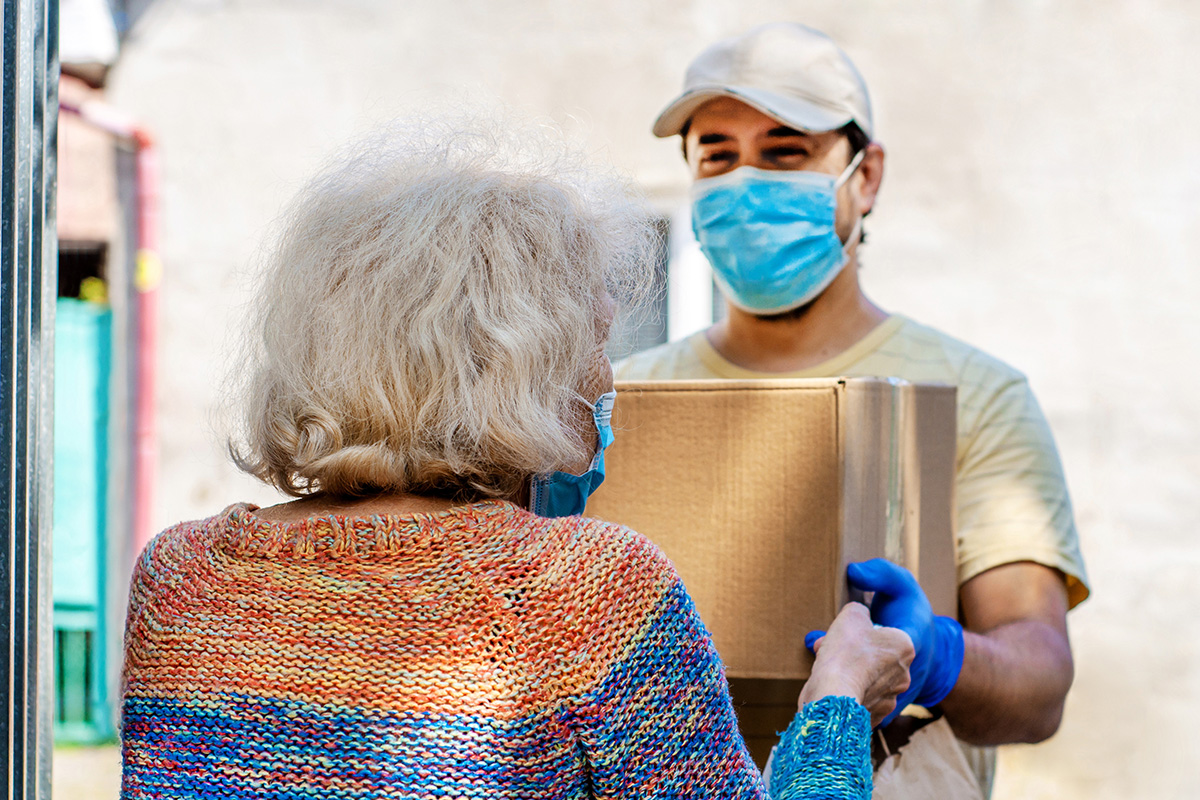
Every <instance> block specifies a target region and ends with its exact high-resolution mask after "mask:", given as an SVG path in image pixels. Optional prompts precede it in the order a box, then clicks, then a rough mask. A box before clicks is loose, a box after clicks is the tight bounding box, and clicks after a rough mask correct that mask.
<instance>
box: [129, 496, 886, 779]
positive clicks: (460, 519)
mask: <svg viewBox="0 0 1200 800" xmlns="http://www.w3.org/2000/svg"><path fill="white" fill-rule="evenodd" d="M253 511H254V507H253V506H247V505H235V506H231V507H230V508H228V509H226V510H225V511H224V512H223V513H222V514H220V515H218V516H216V517H212V518H210V519H207V520H202V521H199V522H188V523H183V524H180V525H177V526H175V527H173V528H170V529H169V530H167V531H165V532H164V533H162V534H160V535H159V536H158V537H156V538H155V539H154V541H153V542H151V544H150V545H149V546H148V547H147V548H146V551H145V552H144V553H143V554H142V557H141V559H140V560H139V563H138V565H137V568H136V570H135V573H134V578H133V586H132V590H131V595H130V607H129V617H128V623H127V627H126V633H125V672H124V705H123V722H122V755H123V760H124V780H123V790H122V796H123V797H126V798H201V797H220V798H277V799H278V800H285V799H287V800H292V799H293V798H295V799H298V798H324V799H327V800H338V799H340V798H413V799H414V800H415V799H416V798H435V797H436V798H593V797H596V798H652V797H672V798H676V797H696V798H701V797H703V798H727V797H729V798H732V797H737V798H765V797H767V796H768V795H767V790H766V788H765V787H764V786H763V785H762V779H761V777H760V776H759V774H758V772H757V771H756V770H755V768H754V765H753V763H752V762H751V760H750V758H749V756H748V754H747V752H746V748H745V745H744V743H743V742H742V740H741V738H740V736H739V734H738V728H737V721H736V719H735V716H734V711H733V708H732V706H731V704H730V700H729V693H728V689H727V686H726V682H725V678H724V672H723V669H722V666H721V662H720V660H719V659H718V657H717V654H716V651H715V650H714V649H713V645H712V640H711V638H710V637H709V635H708V633H707V631H706V630H705V628H704V626H703V624H702V623H701V622H700V619H699V617H698V616H697V614H696V611H695V608H694V607H693V605H692V602H691V600H690V599H689V597H688V595H687V593H686V592H685V591H684V588H683V585H682V583H681V582H680V580H679V577H678V575H677V574H676V573H675V571H674V569H673V568H672V566H671V564H670V562H669V561H667V559H666V557H665V556H663V554H662V553H661V552H660V551H659V550H658V549H657V548H656V547H655V546H654V545H652V544H650V543H649V542H648V541H647V540H646V539H645V538H644V537H642V536H640V535H638V534H637V533H635V532H633V531H631V530H629V529H627V528H623V527H620V526H617V525H612V524H608V523H604V522H600V521H597V520H590V519H584V518H580V517H568V518H563V519H544V518H541V517H538V516H535V515H533V514H530V513H528V512H526V511H524V510H522V509H519V508H517V507H516V506H513V505H511V504H509V503H504V502H498V501H489V502H483V503H477V504H474V505H469V506H461V507H456V508H453V509H450V510H448V511H444V512H440V513H436V514H417V515H412V516H407V517H386V516H375V517H365V518H354V517H341V516H328V517H320V518H315V519H311V520H306V521H304V522H298V523H291V524H283V523H274V522H269V521H266V520H263V519H260V518H258V517H256V516H254V514H253V513H252V512H253ZM869 728H870V723H869V719H868V718H867V715H866V712H865V710H864V709H862V708H861V706H858V705H857V704H856V703H853V702H852V701H850V700H848V699H846V698H829V699H828V700H825V701H821V702H819V703H813V704H810V705H809V706H807V707H806V712H805V714H802V715H800V716H798V717H797V720H796V722H795V723H794V724H793V725H792V728H790V729H789V732H788V734H787V735H786V736H785V737H784V743H783V747H782V748H781V751H780V754H779V756H780V757H778V758H777V759H776V764H775V772H774V777H773V778H772V783H773V785H774V788H775V796H776V797H786V798H808V797H822V798H842V797H845V798H865V797H869V795H870V771H869V765H868V758H869V756H868V749H867V745H868V740H869V734H870V730H869Z"/></svg>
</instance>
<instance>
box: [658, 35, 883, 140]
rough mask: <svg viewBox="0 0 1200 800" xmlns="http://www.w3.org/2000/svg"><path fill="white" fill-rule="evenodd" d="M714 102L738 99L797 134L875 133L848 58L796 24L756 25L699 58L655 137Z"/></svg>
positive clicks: (863, 88) (667, 133) (681, 125)
mask: <svg viewBox="0 0 1200 800" xmlns="http://www.w3.org/2000/svg"><path fill="white" fill-rule="evenodd" d="M714 97H732V98H734V99H735V100H741V101H742V102H743V103H746V104H747V105H750V106H752V107H754V108H756V109H758V110H759V111H761V112H762V113H764V114H766V115H768V116H771V117H774V118H775V119H777V120H779V121H780V122H783V123H784V124H786V125H789V126H790V127H793V128H796V129H798V130H803V131H813V132H820V131H832V130H836V129H838V128H841V127H842V126H843V125H846V124H847V123H849V122H855V123H857V124H858V127H860V128H862V130H863V132H864V133H865V134H867V136H868V137H871V138H874V135H875V126H874V121H873V120H872V119H871V99H870V97H869V96H868V95H867V85H866V83H864V82H863V79H862V76H861V75H859V74H858V70H857V69H855V67H854V63H853V62H851V61H850V57H849V56H847V55H846V54H845V53H844V52H842V49H841V48H840V47H838V46H837V45H836V44H834V43H833V40H832V39H830V38H829V37H828V36H826V35H825V34H823V33H821V32H820V31H818V30H814V29H813V28H810V27H808V26H807V25H800V24H799V23H795V22H774V23H770V24H767V25H760V26H758V27H757V28H753V29H751V30H749V31H747V32H746V33H744V34H742V35H741V36H735V37H733V38H731V39H722V40H721V41H719V42H717V43H716V44H714V45H712V46H711V47H709V48H708V49H706V50H705V51H704V52H702V53H701V54H700V55H698V56H696V58H695V60H693V61H692V63H691V64H690V65H688V70H687V75H686V76H685V77H684V80H683V94H681V95H679V97H677V98H675V99H674V100H673V101H672V102H671V104H670V105H668V106H667V107H666V108H665V109H664V110H663V112H662V113H661V114H659V115H658V119H657V120H655V121H654V135H655V136H659V137H666V136H674V135H675V134H677V133H682V132H683V129H684V126H686V125H687V122H688V120H690V119H691V118H692V115H693V114H694V113H696V109H698V108H699V107H700V106H702V105H703V104H704V103H706V102H708V101H709V100H712V99H713V98H714Z"/></svg>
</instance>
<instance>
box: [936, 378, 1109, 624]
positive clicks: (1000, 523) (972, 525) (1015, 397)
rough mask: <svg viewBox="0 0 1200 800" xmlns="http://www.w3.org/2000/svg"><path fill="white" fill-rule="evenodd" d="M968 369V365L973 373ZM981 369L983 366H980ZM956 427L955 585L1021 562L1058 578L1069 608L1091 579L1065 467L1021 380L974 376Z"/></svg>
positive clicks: (966, 383)
mask: <svg viewBox="0 0 1200 800" xmlns="http://www.w3.org/2000/svg"><path fill="white" fill-rule="evenodd" d="M970 367H971V365H968V369H970ZM976 368H977V369H979V368H980V367H979V365H976ZM959 392H960V393H962V394H964V395H965V396H962V397H960V399H959V402H960V405H961V406H962V407H963V413H961V414H960V419H959V424H960V425H965V426H966V427H967V430H966V431H965V434H966V435H965V436H962V435H961V434H960V451H959V464H958V482H957V486H956V490H957V493H958V500H957V513H958V581H959V584H962V583H964V582H966V581H967V580H969V579H971V578H973V577H974V576H976V575H978V574H980V573H982V572H984V571H986V570H989V569H992V568H993V567H998V566H1001V565H1003V564H1010V563H1014V562H1017V561H1033V562H1036V563H1039V564H1044V565H1045V566H1048V567H1052V568H1054V569H1057V570H1059V571H1061V572H1062V573H1063V574H1064V575H1065V576H1066V579H1067V592H1068V597H1069V600H1070V605H1071V606H1072V607H1074V606H1076V605H1078V604H1079V603H1081V602H1083V600H1084V599H1085V598H1086V597H1087V596H1088V592H1089V590H1088V586H1087V573H1086V571H1085V568H1084V564H1083V556H1082V554H1081V553H1080V549H1079V536H1078V533H1077V532H1076V530H1075V516H1074V513H1073V511H1072V509H1071V498H1070V496H1069V494H1068V492H1067V482H1066V478H1065V477H1064V475H1063V468H1062V462H1061V460H1060V459H1059V455H1058V449H1057V448H1056V447H1055V445H1054V437H1053V435H1052V434H1051V432H1050V426H1049V424H1048V423H1047V422H1046V417H1045V415H1044V414H1043V413H1042V410H1041V407H1040V406H1039V405H1038V402H1037V400H1036V398H1035V397H1034V396H1033V392H1032V391H1031V390H1030V388H1029V383H1028V382H1027V381H1026V380H1025V378H1024V376H1022V375H1020V373H1016V372H1013V373H1012V374H1005V375H1001V376H996V375H994V374H993V375H991V376H989V378H987V379H980V378H976V379H975V380H972V379H971V378H970V377H969V376H968V377H967V379H966V380H964V381H963V383H962V384H960V386H959Z"/></svg>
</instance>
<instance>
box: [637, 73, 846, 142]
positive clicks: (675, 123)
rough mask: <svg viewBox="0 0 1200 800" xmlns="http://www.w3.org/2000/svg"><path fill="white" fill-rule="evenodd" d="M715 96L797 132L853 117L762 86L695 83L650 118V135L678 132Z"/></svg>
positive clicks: (821, 128)
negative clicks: (698, 84)
mask: <svg viewBox="0 0 1200 800" xmlns="http://www.w3.org/2000/svg"><path fill="white" fill-rule="evenodd" d="M718 97H732V98H733V99H734V100H740V101H741V102H743V103H745V104H746V105H748V106H750V107H752V108H754V109H756V110H757V111H761V112H762V113H763V114H766V115H767V116H768V117H773V118H774V119H777V120H779V121H780V122H782V123H784V124H785V125H787V126H789V127H792V128H795V129H797V130H801V131H811V132H812V133H822V132H824V131H832V130H837V129H838V128H841V127H842V126H843V125H846V124H847V123H849V122H852V121H853V120H854V118H853V117H852V116H851V115H849V114H846V113H845V112H840V111H833V110H830V109H828V108H824V107H822V106H819V105H817V104H816V103H812V102H809V101H807V100H801V99H799V98H796V97H788V96H787V95H782V94H779V93H777V92H772V91H769V90H766V89H759V88H752V87H748V86H698V87H696V88H694V89H688V90H687V91H686V92H684V93H683V94H681V95H679V97H677V98H675V100H674V101H672V102H671V104H670V105H668V106H667V107H666V108H665V109H663V112H662V113H661V114H659V115H658V119H656V120H655V121H654V127H653V129H652V130H653V131H654V135H655V136H657V137H659V138H666V137H668V136H674V135H675V134H677V133H682V132H683V128H684V126H685V125H687V123H688V120H690V119H691V118H692V115H693V114H695V113H696V110H697V109H698V108H700V106H702V105H704V104H705V103H707V102H708V101H709V100H713V99H715V98H718Z"/></svg>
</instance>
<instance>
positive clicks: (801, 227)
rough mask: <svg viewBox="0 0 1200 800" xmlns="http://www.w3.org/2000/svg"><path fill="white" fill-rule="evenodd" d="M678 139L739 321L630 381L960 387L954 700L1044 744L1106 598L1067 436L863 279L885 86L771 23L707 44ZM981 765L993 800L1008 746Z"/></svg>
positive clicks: (706, 237)
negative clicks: (1079, 646) (1076, 630)
mask: <svg viewBox="0 0 1200 800" xmlns="http://www.w3.org/2000/svg"><path fill="white" fill-rule="evenodd" d="M654 133H655V135H657V136H659V137H668V136H674V135H680V136H681V137H682V138H683V153H684V157H685V158H686V160H687V163H688V167H689V169H690V170H691V174H692V177H693V179H694V180H695V184H694V187H693V227H694V229H695V232H696V235H697V239H698V240H699V242H700V246H701V249H702V250H703V251H704V252H705V255H706V256H708V258H709V261H710V262H711V263H712V265H713V270H714V276H715V279H716V282H717V285H718V286H719V287H720V289H721V290H722V293H723V294H724V295H725V299H726V301H727V308H728V314H727V316H726V317H725V318H724V319H722V320H721V321H720V322H718V323H716V324H715V325H713V326H712V327H711V328H709V329H708V330H706V331H703V332H701V333H698V334H696V335H694V336H692V337H690V338H688V339H685V340H683V341H680V342H674V343H670V344H666V345H663V346H661V347H658V348H655V349H652V350H649V351H647V352H645V353H641V354H638V355H635V356H633V357H632V358H630V359H628V360H627V361H625V362H624V363H623V364H621V365H619V366H618V370H617V377H618V379H620V380H637V379H643V380H645V379H696V378H728V379H747V378H780V377H797V378H809V377H834V376H852V377H853V376H895V377H900V378H905V379H907V380H910V381H921V382H940V383H948V384H953V385H955V386H957V387H958V463H957V470H958V471H957V486H956V490H957V503H958V507H957V520H958V579H959V585H960V595H959V597H960V608H961V621H962V624H963V626H964V627H965V630H966V632H965V633H964V635H963V642H964V647H963V657H962V665H961V672H960V673H959V676H958V679H957V682H956V683H955V684H954V685H953V689H952V690H951V691H950V693H949V695H948V696H946V697H945V699H944V700H943V701H942V702H941V708H942V710H943V711H944V713H945V716H946V719H947V720H948V721H949V722H950V724H951V726H952V727H953V729H954V731H955V734H956V735H957V736H958V738H959V739H960V740H961V741H962V742H965V743H969V744H970V745H979V746H992V745H998V744H1003V743H1009V742H1038V741H1041V740H1043V739H1046V738H1047V737H1049V736H1051V735H1052V734H1053V733H1054V732H1055V731H1056V730H1057V729H1058V726H1059V722H1060V720H1061V716H1062V710H1063V703H1064V700H1065V697H1066V693H1067V690H1068V688H1069V687H1070V685H1071V680H1072V677H1073V663H1072V657H1071V648H1070V645H1069V643H1068V639H1067V623H1066V614H1067V611H1068V610H1069V609H1070V608H1072V607H1074V606H1075V605H1077V604H1078V603H1080V602H1082V601H1083V600H1084V599H1085V598H1086V597H1087V595H1088V588H1087V579H1086V573H1085V570H1084V566H1083V560H1082V557H1081V555H1080V551H1079V545H1078V539H1077V534H1076V531H1075V525H1074V520H1073V515H1072V511H1071V506H1070V500H1069V498H1068V496H1067V489H1066V484H1065V480H1064V478H1063V474H1062V467H1061V464H1060V461H1059V457H1058V454H1057V451H1056V449H1055V446H1054V442H1053V439H1052V436H1051V433H1050V430H1049V427H1048V426H1047V423H1046V421H1045V418H1044V416H1043V414H1042V412H1041V410H1040V408H1039V407H1038V404H1037V401H1036V400H1035V399H1034V397H1033V394H1032V393H1031V391H1030V389H1029V386H1028V383H1027V382H1026V379H1025V377H1024V376H1023V375H1022V374H1021V373H1019V372H1018V371H1016V370H1014V369H1013V368H1011V367H1009V366H1007V365H1006V364H1003V363H1001V362H1000V361H998V360H996V359H994V358H992V357H990V356H988V355H986V354H984V353H982V352H980V351H979V350H976V349H975V348H973V347H971V346H969V345H967V344H964V343H962V342H960V341H957V340H955V339H952V338H951V337H949V336H946V335H945V334H943V333H940V332H938V331H935V330H933V329H931V328H928V327H925V326H922V325H919V324H917V323H916V322H913V321H912V320H910V319H907V318H905V317H903V316H900V315H896V314H889V313H888V312H885V311H884V310H882V309H880V308H879V307H878V306H876V305H875V304H874V303H872V302H871V301H870V299H868V298H867V296H866V295H865V294H864V293H863V291H862V288H861V286H860V285H859V278H858V250H859V247H860V246H861V244H862V239H863V237H862V223H863V218H864V217H865V216H866V215H867V214H869V213H870V211H871V209H872V207H873V206H874V203H875V198H876V195H877V193H878V191H879V187H880V184H881V183H882V180H883V175H884V162H885V158H884V151H883V149H882V148H881V147H880V146H879V145H878V144H876V143H875V142H874V141H873V139H872V137H873V135H874V125H873V121H872V117H871V107H870V102H869V99H868V96H867V89H866V86H865V84H864V83H863V80H862V78H861V77H860V75H859V74H858V71H857V70H856V69H855V67H854V65H853V64H852V63H851V62H850V60H849V58H848V57H847V56H846V55H845V53H843V52H842V51H841V50H840V49H839V48H838V47H837V46H836V45H835V44H834V43H833V42H832V41H831V40H830V39H829V38H828V37H826V36H825V35H824V34H821V33H819V32H818V31H815V30H812V29H810V28H807V27H804V26H802V25H796V24H774V25H765V26H761V27H759V28H755V29H754V30H751V31H749V32H748V33H746V34H745V35H743V36H740V37H737V38H734V39H728V40H725V41H722V42H719V43H717V44H716V45H714V46H712V47H710V48H709V49H707V50H705V51H704V52H703V53H702V54H701V55H700V56H698V57H697V58H696V59H695V61H693V62H692V64H691V66H690V67H689V69H688V72H687V77H686V79H685V91H684V92H683V93H682V94H681V95H680V96H679V97H678V98H676V99H675V100H674V101H673V102H672V103H671V104H670V105H668V106H667V108H666V109H665V110H664V111H663V112H662V114H661V115H660V116H659V118H658V120H657V121H656V122H655V124H654ZM964 750H965V751H966V752H967V753H968V757H969V761H971V763H972V766H973V767H974V769H975V771H976V773H977V775H978V777H979V779H980V783H981V786H982V787H983V791H984V793H985V795H986V794H987V793H989V792H990V786H991V776H992V771H993V768H994V750H991V749H990V747H988V749H984V750H978V751H977V750H974V749H973V748H971V747H964Z"/></svg>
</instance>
